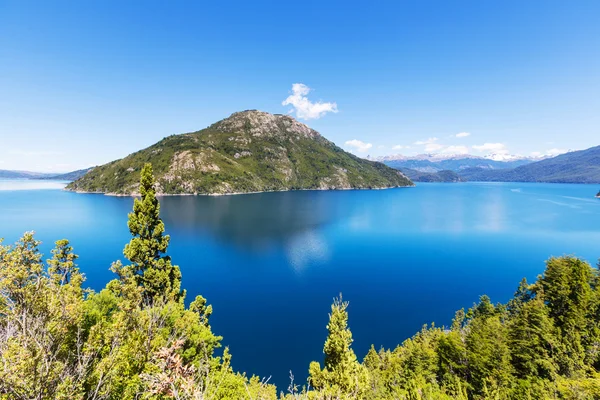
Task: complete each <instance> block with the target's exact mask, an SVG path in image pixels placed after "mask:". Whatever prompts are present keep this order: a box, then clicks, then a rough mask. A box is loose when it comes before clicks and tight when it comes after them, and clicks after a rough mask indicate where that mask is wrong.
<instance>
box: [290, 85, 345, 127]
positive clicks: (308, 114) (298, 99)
mask: <svg viewBox="0 0 600 400" xmlns="http://www.w3.org/2000/svg"><path fill="white" fill-rule="evenodd" d="M311 90H312V89H311V88H309V87H308V86H306V85H305V84H303V83H294V84H293V85H292V94H291V95H290V96H288V98H287V99H285V100H284V101H283V102H282V103H281V104H282V105H284V106H287V105H291V106H292V107H293V108H292V109H291V110H290V113H294V112H295V113H296V117H298V118H300V119H306V120H308V119H318V118H321V117H322V116H324V115H325V114H327V113H329V112H332V113H337V112H338V108H337V104H336V103H335V102H333V103H331V102H323V101H320V100H319V101H317V102H314V103H313V102H312V101H310V100H309V99H308V97H307V95H308V94H309V93H310V92H311Z"/></svg>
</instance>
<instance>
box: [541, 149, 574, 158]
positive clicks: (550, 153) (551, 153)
mask: <svg viewBox="0 0 600 400" xmlns="http://www.w3.org/2000/svg"><path fill="white" fill-rule="evenodd" d="M568 151H569V150H567V149H550V150H546V155H547V156H550V157H554V156H557V155H559V154H565V153H567V152H568Z"/></svg>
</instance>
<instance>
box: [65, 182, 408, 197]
mask: <svg viewBox="0 0 600 400" xmlns="http://www.w3.org/2000/svg"><path fill="white" fill-rule="evenodd" d="M416 186H417V185H415V184H413V185H409V186H388V187H377V188H338V189H282V190H262V191H257V192H231V193H156V197H171V196H213V197H221V196H239V195H245V194H260V193H280V192H301V191H318V192H324V191H331V192H336V191H341V190H386V189H399V188H414V187H416ZM63 190H64V191H67V192H72V193H79V194H101V195H104V196H113V197H139V196H140V194H139V193H131V194H121V193H105V192H88V191H85V190H70V189H67V188H66V187H65V188H63Z"/></svg>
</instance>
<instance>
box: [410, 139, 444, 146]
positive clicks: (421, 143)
mask: <svg viewBox="0 0 600 400" xmlns="http://www.w3.org/2000/svg"><path fill="white" fill-rule="evenodd" d="M438 140H439V139H438V138H436V137H430V138H429V139H427V140H419V141H417V142H415V143H414V144H416V145H417V146H422V145H424V144H432V143H434V142H437V141H438Z"/></svg>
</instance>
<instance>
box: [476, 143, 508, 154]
mask: <svg viewBox="0 0 600 400" xmlns="http://www.w3.org/2000/svg"><path fill="white" fill-rule="evenodd" d="M472 147H473V149H474V150H476V151H479V152H481V153H495V154H508V149H507V148H506V145H505V144H504V143H484V144H482V145H479V146H472Z"/></svg>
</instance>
